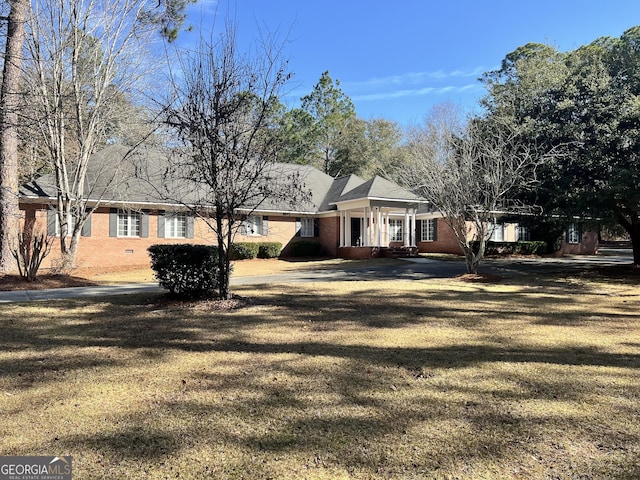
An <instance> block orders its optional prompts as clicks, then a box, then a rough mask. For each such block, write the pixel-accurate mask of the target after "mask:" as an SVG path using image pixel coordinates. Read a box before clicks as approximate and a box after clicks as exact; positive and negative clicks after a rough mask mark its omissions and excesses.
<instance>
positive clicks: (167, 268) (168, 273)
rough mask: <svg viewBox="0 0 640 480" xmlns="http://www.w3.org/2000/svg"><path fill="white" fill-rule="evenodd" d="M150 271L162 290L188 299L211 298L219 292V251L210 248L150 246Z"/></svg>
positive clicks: (176, 245) (201, 246)
mask: <svg viewBox="0 0 640 480" xmlns="http://www.w3.org/2000/svg"><path fill="white" fill-rule="evenodd" d="M147 251H148V252H149V255H150V256H151V268H152V269H153V271H154V273H155V276H156V278H157V280H158V282H159V284H160V286H161V287H163V288H166V289H167V290H169V292H171V293H172V294H176V295H180V296H183V297H188V298H204V297H209V296H212V295H213V293H214V292H215V291H216V289H217V288H218V248H217V247H214V246H211V245H192V244H172V245H151V246H150V247H149V248H148V249H147Z"/></svg>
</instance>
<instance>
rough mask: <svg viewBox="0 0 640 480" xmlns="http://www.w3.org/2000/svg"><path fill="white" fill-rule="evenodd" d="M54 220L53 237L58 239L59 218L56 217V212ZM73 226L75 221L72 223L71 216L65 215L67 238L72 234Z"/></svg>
mask: <svg viewBox="0 0 640 480" xmlns="http://www.w3.org/2000/svg"><path fill="white" fill-rule="evenodd" d="M55 219H56V227H55V235H56V237H59V236H60V216H59V215H58V212H56V215H55ZM74 226H75V221H74V218H73V215H71V214H70V213H69V214H68V215H67V237H70V236H71V234H72V233H73V227H74Z"/></svg>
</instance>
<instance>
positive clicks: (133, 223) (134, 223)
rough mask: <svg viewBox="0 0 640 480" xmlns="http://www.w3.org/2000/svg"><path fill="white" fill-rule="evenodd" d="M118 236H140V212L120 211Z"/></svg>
mask: <svg viewBox="0 0 640 480" xmlns="http://www.w3.org/2000/svg"><path fill="white" fill-rule="evenodd" d="M118 236H119V237H139V236H140V212H124V211H119V212H118Z"/></svg>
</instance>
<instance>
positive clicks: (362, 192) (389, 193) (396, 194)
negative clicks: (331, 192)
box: [337, 175, 421, 202]
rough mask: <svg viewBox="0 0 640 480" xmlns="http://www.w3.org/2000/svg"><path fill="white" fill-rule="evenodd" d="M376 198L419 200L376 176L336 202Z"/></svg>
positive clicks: (399, 187)
mask: <svg viewBox="0 0 640 480" xmlns="http://www.w3.org/2000/svg"><path fill="white" fill-rule="evenodd" d="M365 198H378V199H389V200H409V201H418V200H421V199H420V197H418V196H417V195H415V194H413V193H411V192H409V191H408V190H405V189H404V188H402V187H401V186H399V185H397V184H395V183H393V182H390V181H389V180H387V179H385V178H382V177H380V176H378V175H376V176H375V177H373V178H372V179H371V180H368V181H366V182H364V183H363V184H361V185H359V186H357V187H355V188H353V189H352V190H350V191H348V192H347V193H345V194H343V195H341V196H340V198H339V199H338V200H337V201H338V202H345V201H348V200H359V199H365Z"/></svg>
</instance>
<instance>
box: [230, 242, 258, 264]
mask: <svg viewBox="0 0 640 480" xmlns="http://www.w3.org/2000/svg"><path fill="white" fill-rule="evenodd" d="M258 250H259V244H258V243H253V242H238V243H233V244H231V251H230V258H231V260H250V259H252V258H256V257H257V256H258Z"/></svg>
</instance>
